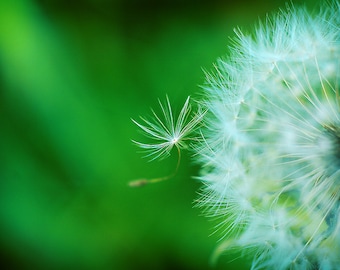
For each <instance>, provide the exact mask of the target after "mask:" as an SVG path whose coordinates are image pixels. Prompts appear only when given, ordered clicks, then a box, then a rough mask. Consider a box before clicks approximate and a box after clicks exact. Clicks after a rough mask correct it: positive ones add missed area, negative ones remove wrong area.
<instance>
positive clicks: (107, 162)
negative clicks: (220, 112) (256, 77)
mask: <svg viewBox="0 0 340 270" xmlns="http://www.w3.org/2000/svg"><path fill="white" fill-rule="evenodd" d="M300 2H301V1H300ZM282 6H284V1H279V0H276V1H269V0H268V1H264V0H262V1H250V0H249V1H245V0H242V1H203V0H196V1H194V0H176V1H175V0H172V1H169V0H167V1H155V0H154V1H146V0H140V1H138V0H128V1H123V0H116V1H109V0H100V1H95V0H83V1H66V0H54V1H47V0H44V1H43V0H40V1H33V0H32V1H25V0H21V1H20V0H18V1H10V0H3V1H0V112H1V113H0V119H1V122H0V123H1V129H0V142H1V150H0V151H1V154H0V161H1V168H0V177H1V179H0V241H1V245H0V251H1V264H2V266H6V267H7V268H6V269H40V268H41V269H209V267H210V268H211V269H232V268H233V267H235V269H241V266H242V263H243V262H244V260H242V259H236V260H234V257H236V258H237V257H238V255H239V254H238V253H235V254H230V255H223V256H222V257H221V258H220V260H219V262H218V264H217V265H216V266H214V267H212V266H209V260H210V257H211V255H212V253H213V250H214V248H215V247H216V243H217V241H218V240H219V238H220V237H221V236H222V232H220V233H216V234H213V235H211V234H212V232H214V229H213V227H214V225H216V224H215V223H214V222H213V221H209V220H208V219H207V218H205V217H202V216H201V215H200V213H201V210H200V209H197V208H193V205H194V203H193V201H194V200H195V199H196V198H197V191H198V189H199V187H200V184H199V183H197V181H196V180H194V179H192V178H191V177H192V176H195V175H197V174H198V168H197V167H195V166H192V165H190V157H188V156H185V153H183V155H184V158H183V160H182V163H181V167H180V170H179V173H178V174H177V176H176V177H175V178H173V179H172V180H169V181H166V182H163V183H159V184H155V185H150V186H146V187H143V188H141V189H131V188H129V187H128V185H127V183H128V182H129V181H130V180H133V179H136V178H140V177H155V176H162V175H166V174H168V173H171V172H172V170H173V169H174V168H175V164H176V154H175V153H174V155H173V156H172V157H171V158H169V159H166V160H164V161H161V162H157V161H155V162H152V163H148V162H147V160H144V159H141V156H142V155H141V154H139V153H136V152H137V150H138V149H137V148H136V146H134V145H133V144H132V143H131V139H135V140H143V137H142V135H141V134H140V133H138V131H137V127H136V126H134V125H133V123H132V122H131V120H130V117H133V118H137V117H138V116H139V115H145V114H148V113H149V108H150V106H153V107H155V106H157V98H161V99H164V97H165V94H166V93H167V94H168V95H169V97H170V99H171V100H172V101H173V104H174V105H175V107H176V106H177V107H179V106H181V105H182V104H183V102H184V101H185V99H186V97H187V96H188V95H192V96H195V95H196V94H197V93H199V91H200V88H199V87H198V85H199V84H202V83H203V81H204V75H203V72H202V68H204V69H207V70H210V69H212V67H213V62H214V61H215V60H216V58H217V57H219V56H222V55H224V54H226V53H227V50H228V49H227V46H228V44H231V40H230V39H229V37H230V36H233V33H232V31H233V28H234V27H237V26H240V27H241V28H244V29H251V27H252V24H253V23H254V22H256V21H257V19H258V18H260V17H264V16H265V14H266V13H268V12H269V13H270V12H272V11H273V10H277V9H278V7H282ZM244 266H245V267H248V266H249V265H247V264H245V265H244ZM1 268H2V269H4V268H3V267H1Z"/></svg>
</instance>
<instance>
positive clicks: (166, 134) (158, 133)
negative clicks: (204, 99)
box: [132, 96, 204, 160]
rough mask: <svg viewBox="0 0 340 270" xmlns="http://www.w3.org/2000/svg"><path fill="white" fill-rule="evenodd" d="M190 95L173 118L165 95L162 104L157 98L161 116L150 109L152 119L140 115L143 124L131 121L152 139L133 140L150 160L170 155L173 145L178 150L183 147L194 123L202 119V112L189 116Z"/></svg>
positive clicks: (194, 125)
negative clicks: (175, 117)
mask: <svg viewBox="0 0 340 270" xmlns="http://www.w3.org/2000/svg"><path fill="white" fill-rule="evenodd" d="M189 101H190V96H189V97H188V98H187V99H186V101H185V103H184V105H183V107H182V109H181V111H180V113H179V115H178V117H177V119H176V120H174V116H173V112H172V108H171V104H170V100H169V98H168V96H166V104H165V105H164V104H162V102H161V101H160V100H159V105H160V108H161V112H162V114H161V116H159V115H157V113H156V112H155V111H154V110H152V114H153V118H152V120H147V119H146V118H144V117H140V118H141V120H142V121H143V124H141V123H139V122H137V121H136V120H133V119H132V121H133V122H134V123H135V124H136V125H137V126H138V127H139V128H140V129H141V130H142V131H143V132H144V134H145V135H146V137H149V138H151V139H152V140H154V142H153V143H142V142H137V141H133V142H135V143H136V144H137V145H138V146H139V147H141V148H143V149H144V150H145V151H147V152H148V154H147V157H148V156H150V157H152V159H151V160H155V159H162V158H165V157H167V156H169V155H170V152H171V150H172V148H173V147H174V146H175V147H176V148H177V149H178V150H180V149H181V148H185V147H186V144H185V140H186V139H188V138H190V139H192V138H191V137H189V136H188V135H189V134H191V133H192V131H193V130H194V128H195V127H196V125H197V124H198V123H199V122H200V121H201V120H202V117H203V115H204V113H196V114H195V115H194V116H191V119H189V117H190V112H191V106H190V103H189Z"/></svg>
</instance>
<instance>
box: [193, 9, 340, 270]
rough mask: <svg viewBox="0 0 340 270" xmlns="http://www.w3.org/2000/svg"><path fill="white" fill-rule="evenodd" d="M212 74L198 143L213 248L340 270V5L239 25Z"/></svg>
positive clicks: (262, 264)
mask: <svg viewBox="0 0 340 270" xmlns="http://www.w3.org/2000/svg"><path fill="white" fill-rule="evenodd" d="M206 81H207V83H206V84H205V86H204V91H205V92H206V98H205V100H204V101H203V102H202V103H204V104H205V106H206V109H207V110H208V113H207V115H206V116H205V119H204V124H205V125H204V126H205V128H204V129H202V131H201V132H202V134H203V143H201V144H197V145H196V148H195V151H196V152H197V153H196V154H197V155H196V158H197V161H198V162H199V163H200V164H201V165H202V171H201V175H200V177H199V179H200V180H201V181H202V182H203V183H204V187H203V189H202V192H201V193H202V195H201V198H200V199H199V205H200V206H203V207H205V209H206V212H207V214H208V215H210V216H213V217H218V218H219V220H220V221H221V222H220V225H219V227H220V230H221V231H222V239H223V240H222V243H221V245H220V246H219V247H218V248H217V250H216V252H217V253H216V254H215V255H216V256H218V255H219V254H220V253H223V252H225V251H226V250H231V249H232V248H237V247H239V248H241V249H242V250H243V251H244V252H245V253H247V254H248V255H249V254H251V255H252V256H253V262H252V267H251V268H252V269H264V268H265V269H338V267H339V265H340V236H339V235H340V220H339V218H340V217H339V214H340V114H339V113H340V99H339V82H340V6H339V4H338V3H336V2H334V3H332V4H330V5H328V6H327V7H325V8H323V9H321V11H320V13H319V14H318V15H317V16H312V15H309V14H308V12H307V11H306V10H305V9H303V8H301V9H295V8H293V7H289V8H288V10H287V11H281V12H280V13H279V14H278V15H276V16H274V17H268V18H267V20H266V22H265V23H264V24H260V25H259V26H258V27H257V29H256V31H255V35H253V36H251V35H245V34H243V33H241V32H240V31H237V40H236V46H235V47H234V48H231V55H230V56H229V58H227V59H220V60H219V61H218V62H217V65H216V70H215V71H214V72H213V73H212V74H207V80H206Z"/></svg>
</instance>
